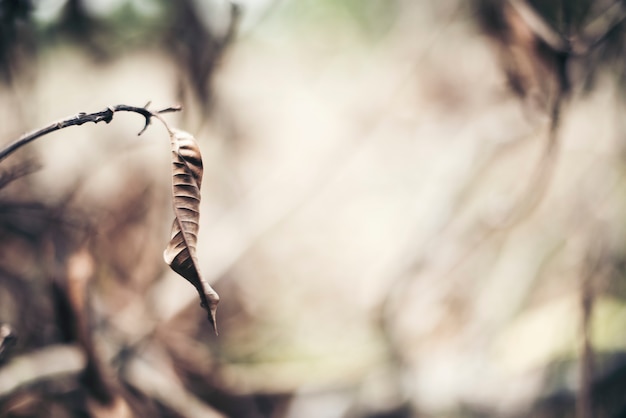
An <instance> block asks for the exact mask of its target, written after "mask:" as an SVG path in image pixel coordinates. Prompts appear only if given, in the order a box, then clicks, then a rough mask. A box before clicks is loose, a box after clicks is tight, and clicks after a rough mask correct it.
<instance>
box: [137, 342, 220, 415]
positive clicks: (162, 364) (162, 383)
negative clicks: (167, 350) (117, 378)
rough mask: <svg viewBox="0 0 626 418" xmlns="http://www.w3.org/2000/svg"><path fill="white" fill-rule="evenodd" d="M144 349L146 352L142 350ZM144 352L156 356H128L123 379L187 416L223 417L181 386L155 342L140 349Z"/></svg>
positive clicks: (167, 359)
mask: <svg viewBox="0 0 626 418" xmlns="http://www.w3.org/2000/svg"><path fill="white" fill-rule="evenodd" d="M146 352H147V353H146ZM144 353H146V354H148V355H149V356H151V357H152V355H154V356H155V357H156V358H155V359H152V361H150V360H148V359H147V358H146V357H147V356H146V355H145V354H144V355H143V356H142V357H140V358H135V359H133V360H131V362H130V364H129V365H128V366H127V370H126V373H125V379H126V381H128V382H129V383H130V384H132V385H133V386H135V387H136V388H138V389H140V390H141V392H142V393H145V394H147V395H148V396H151V397H153V398H155V399H157V400H158V401H159V402H161V403H162V404H164V405H166V406H167V407H169V408H171V409H172V410H174V411H176V412H177V413H179V414H180V415H181V416H184V417H187V418H224V415H222V414H221V413H220V412H219V411H217V410H215V409H213V408H212V407H210V406H209V405H207V404H206V403H204V402H202V401H201V400H200V399H198V398H197V397H196V396H194V395H193V394H192V393H190V392H189V391H187V389H185V387H184V385H183V384H182V383H181V382H180V380H179V379H178V377H177V376H176V373H175V370H174V368H173V365H172V364H171V362H170V360H169V358H168V356H166V355H163V354H162V353H161V352H160V350H158V349H157V347H156V346H152V347H151V349H144Z"/></svg>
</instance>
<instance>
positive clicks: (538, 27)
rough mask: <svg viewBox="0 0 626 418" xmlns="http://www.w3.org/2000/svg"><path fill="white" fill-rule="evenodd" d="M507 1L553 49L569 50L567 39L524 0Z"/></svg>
mask: <svg viewBox="0 0 626 418" xmlns="http://www.w3.org/2000/svg"><path fill="white" fill-rule="evenodd" d="M509 3H510V4H511V6H513V9H515V11H516V12H517V13H518V14H519V15H520V17H521V18H522V20H523V21H524V22H525V23H526V25H527V26H528V27H529V28H530V30H531V31H532V32H533V33H534V34H535V36H537V37H538V38H539V39H541V40H542V41H543V42H545V43H546V44H547V45H548V46H549V47H550V48H552V49H553V50H555V51H560V52H568V51H569V41H568V40H567V39H565V37H564V36H563V35H562V34H560V33H559V32H557V31H556V30H555V29H554V28H553V27H552V26H550V25H549V24H548V23H547V22H546V21H545V20H544V19H543V17H541V15H540V14H539V13H537V11H536V10H535V9H534V8H533V7H532V6H531V5H530V4H528V2H527V1H526V0H510V1H509Z"/></svg>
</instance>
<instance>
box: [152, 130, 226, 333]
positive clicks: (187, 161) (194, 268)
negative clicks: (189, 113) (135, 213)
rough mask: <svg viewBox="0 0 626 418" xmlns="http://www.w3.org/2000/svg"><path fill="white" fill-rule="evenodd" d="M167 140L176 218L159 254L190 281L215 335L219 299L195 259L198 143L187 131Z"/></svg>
mask: <svg viewBox="0 0 626 418" xmlns="http://www.w3.org/2000/svg"><path fill="white" fill-rule="evenodd" d="M170 139H171V145H172V197H173V202H174V214H175V216H176V219H174V224H173V225H172V234H171V239H170V242H169V244H168V246H167V248H166V249H165V251H164V252H163V257H164V258H165V262H166V263H167V264H168V265H169V266H170V267H171V268H172V270H174V271H175V272H176V273H178V274H180V275H181V276H183V277H184V278H185V279H187V280H188V281H189V282H191V284H193V285H194V286H195V288H196V290H198V293H199V294H200V301H201V305H202V307H203V308H205V309H207V310H208V312H209V321H211V324H212V325H213V329H214V330H215V333H216V334H217V323H216V319H215V312H216V310H217V304H218V302H219V300H220V298H219V296H218V294H217V293H216V292H215V290H213V288H212V287H211V286H210V285H209V283H208V282H207V281H206V280H204V279H203V278H202V275H201V274H200V269H199V267H198V258H197V257H196V242H197V240H198V228H199V224H198V221H199V218H200V185H201V183H202V157H201V156H200V149H199V147H198V143H197V142H196V140H195V138H194V137H193V136H191V135H190V134H188V133H187V132H183V131H179V130H173V131H172V133H171V135H170Z"/></svg>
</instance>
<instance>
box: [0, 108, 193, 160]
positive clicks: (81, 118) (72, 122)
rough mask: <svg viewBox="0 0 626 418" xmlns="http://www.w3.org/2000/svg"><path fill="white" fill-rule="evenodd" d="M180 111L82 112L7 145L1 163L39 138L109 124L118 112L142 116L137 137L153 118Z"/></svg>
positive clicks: (0, 156)
mask: <svg viewBox="0 0 626 418" xmlns="http://www.w3.org/2000/svg"><path fill="white" fill-rule="evenodd" d="M179 110H181V107H180V106H171V107H167V108H165V109H161V110H158V111H152V110H149V109H148V108H147V106H146V107H135V106H127V105H116V106H113V107H107V108H106V109H104V110H102V111H100V112H94V113H84V112H81V113H79V114H77V115H75V116H70V117H68V118H65V119H62V120H60V121H57V122H54V123H51V124H50V125H48V126H46V127H45V128H42V129H39V130H37V131H34V132H31V133H28V134H26V135H24V136H22V137H21V138H19V139H17V140H16V141H14V142H12V143H10V144H9V145H7V146H6V147H4V149H2V150H0V161H2V160H4V159H5V158H6V157H8V156H9V155H10V154H12V153H13V152H14V151H16V150H17V149H18V148H21V147H22V146H24V145H26V144H28V143H29V142H32V141H34V140H35V139H37V138H40V137H42V136H44V135H47V134H49V133H51V132H55V131H58V130H61V129H64V128H68V127H70V126H79V125H83V124H85V123H89V122H93V123H98V122H105V123H109V122H111V121H112V120H113V115H114V114H115V113H116V112H134V113H139V114H140V115H142V116H143V117H144V118H145V120H146V122H145V125H144V127H143V129H142V130H141V131H139V133H138V134H137V135H141V134H142V133H144V131H145V130H146V129H147V128H148V125H150V122H151V121H152V118H153V117H156V118H158V119H160V120H162V119H161V118H160V117H159V115H160V114H162V113H169V112H178V111H179Z"/></svg>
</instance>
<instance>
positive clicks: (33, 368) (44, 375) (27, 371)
mask: <svg viewBox="0 0 626 418" xmlns="http://www.w3.org/2000/svg"><path fill="white" fill-rule="evenodd" d="M84 368H85V357H84V356H83V353H82V352H81V350H80V349H79V348H78V347H76V346H73V345H53V346H49V347H46V348H44V349H41V350H38V351H35V352H33V353H30V354H25V355H22V356H19V357H15V358H14V359H13V360H11V361H10V362H9V363H8V364H7V365H6V366H4V367H3V368H1V369H0V396H5V395H7V394H9V393H11V392H13V391H14V390H15V389H17V388H19V387H20V386H23V385H27V384H31V383H35V382H38V381H41V380H45V379H50V378H54V377H57V376H59V375H64V374H75V373H79V372H81V371H82V370H83V369H84Z"/></svg>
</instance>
